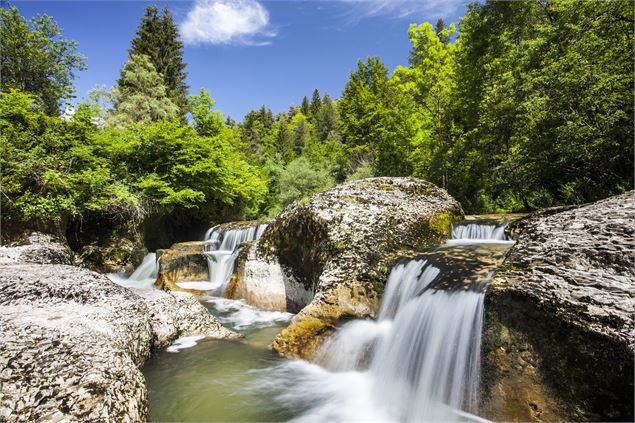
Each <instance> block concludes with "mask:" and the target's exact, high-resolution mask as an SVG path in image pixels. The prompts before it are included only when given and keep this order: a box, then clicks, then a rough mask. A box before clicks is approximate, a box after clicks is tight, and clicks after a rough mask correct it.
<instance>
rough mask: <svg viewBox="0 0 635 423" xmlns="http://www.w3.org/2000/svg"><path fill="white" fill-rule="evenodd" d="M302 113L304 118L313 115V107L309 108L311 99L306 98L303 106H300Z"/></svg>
mask: <svg viewBox="0 0 635 423" xmlns="http://www.w3.org/2000/svg"><path fill="white" fill-rule="evenodd" d="M300 113H302V114H303V115H304V116H309V114H310V113H311V106H309V99H308V98H306V96H304V98H303V99H302V105H301V106H300Z"/></svg>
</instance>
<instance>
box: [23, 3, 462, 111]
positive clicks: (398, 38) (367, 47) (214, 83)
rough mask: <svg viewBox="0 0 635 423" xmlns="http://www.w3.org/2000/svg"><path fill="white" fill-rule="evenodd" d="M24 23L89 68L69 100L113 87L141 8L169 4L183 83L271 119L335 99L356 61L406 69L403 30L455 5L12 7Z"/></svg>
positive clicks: (448, 14)
mask: <svg viewBox="0 0 635 423" xmlns="http://www.w3.org/2000/svg"><path fill="white" fill-rule="evenodd" d="M12 3H13V4H14V5H16V6H17V7H18V9H19V10H20V11H21V13H22V14H23V15H24V16H27V17H30V16H33V15H34V14H37V13H45V14H48V15H51V16H53V17H54V18H55V20H56V21H57V22H58V23H59V25H60V26H61V27H62V31H63V34H64V36H65V37H67V38H72V39H74V40H77V41H78V43H79V51H80V52H81V53H82V54H84V55H85V56H86V57H87V65H88V70H86V71H84V72H81V73H80V74H79V76H78V78H77V80H76V84H75V85H76V90H77V92H76V95H77V97H78V98H81V97H84V96H85V95H86V93H87V91H88V90H89V89H91V88H92V87H94V86H96V85H99V84H105V85H106V86H111V85H113V84H114V83H115V81H116V79H117V77H118V76H119V70H120V68H121V66H122V65H123V63H124V62H125V60H126V58H127V55H128V48H129V47H130V40H131V39H132V37H133V36H134V34H135V31H136V29H137V26H138V24H139V21H140V18H141V16H142V15H143V12H144V8H145V7H146V6H147V5H149V4H158V5H160V6H162V5H164V4H167V5H168V6H169V8H170V9H171V10H172V12H173V13H174V15H175V19H176V21H177V23H179V25H180V29H181V33H182V37H183V39H184V41H185V43H186V46H185V50H184V57H185V62H186V63H187V65H188V66H187V69H186V71H187V73H188V77H187V83H188V84H189V85H190V87H191V91H193V92H194V91H198V89H200V88H202V87H205V88H208V89H209V90H210V91H211V92H212V96H213V97H214V99H215V100H216V101H217V108H218V109H219V110H221V111H222V112H223V113H225V114H226V115H230V116H231V117H232V118H234V119H236V120H242V117H243V116H244V115H245V113H246V112H247V111H249V110H252V109H255V108H259V107H260V106H261V105H262V104H265V105H266V106H267V107H270V108H271V109H272V110H273V111H274V112H276V113H277V112H280V111H285V110H287V109H288V107H289V106H290V105H291V104H298V103H299V102H300V101H301V100H302V97H303V96H304V95H307V96H310V95H311V93H312V91H313V89H314V88H318V89H319V90H320V92H322V93H324V92H328V93H329V94H330V95H331V96H332V97H339V96H340V95H341V92H342V90H343V88H344V85H345V84H346V81H347V79H348V75H349V73H350V72H351V71H352V70H354V69H355V67H356V63H357V60H358V59H365V58H366V57H368V56H379V57H380V58H381V59H382V60H383V61H384V63H385V64H386V65H387V66H388V67H389V68H390V69H394V68H395V67H396V66H398V65H406V64H407V61H408V51H409V49H410V43H409V41H408V34H407V30H408V25H409V24H411V23H421V22H425V21H431V22H433V23H434V22H436V20H437V19H438V18H443V19H444V20H445V21H446V22H456V21H457V20H458V18H459V17H460V16H462V15H463V14H464V13H465V2H464V1H463V0H328V1H324V0H323V1H301V0H300V1H298V0H296V1H280V0H278V1H263V0H196V1H168V2H165V1H164V2H145V1H38V2H28V1H13V2H12Z"/></svg>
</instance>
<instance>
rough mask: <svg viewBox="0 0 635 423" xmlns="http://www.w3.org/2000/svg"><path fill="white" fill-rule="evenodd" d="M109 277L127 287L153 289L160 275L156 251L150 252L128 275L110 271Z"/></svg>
mask: <svg viewBox="0 0 635 423" xmlns="http://www.w3.org/2000/svg"><path fill="white" fill-rule="evenodd" d="M106 276H108V278H109V279H110V280H111V281H113V282H114V283H116V284H118V285H121V286H125V287H126V288H139V289H153V288H154V282H155V281H156V280H157V277H158V276H159V262H158V261H157V255H156V254H155V253H149V254H147V255H146V256H145V257H144V258H143V261H142V262H141V264H140V265H139V267H137V268H136V269H135V271H134V272H132V274H131V275H130V276H128V277H126V276H125V275H123V274H121V273H108V274H106Z"/></svg>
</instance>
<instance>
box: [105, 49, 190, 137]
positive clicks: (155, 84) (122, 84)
mask: <svg viewBox="0 0 635 423" xmlns="http://www.w3.org/2000/svg"><path fill="white" fill-rule="evenodd" d="M111 95H112V97H113V99H114V101H113V106H114V109H113V110H111V111H110V113H109V114H108V119H107V122H108V124H109V125H110V126H116V127H125V126H127V125H130V124H131V123H141V124H149V123H152V122H159V121H172V120H174V119H176V118H177V117H178V116H179V113H180V111H179V108H178V106H177V105H176V104H174V103H173V102H172V100H171V99H170V97H169V96H168V90H167V87H166V86H165V84H164V83H163V78H161V75H160V74H159V73H158V72H157V71H156V69H155V68H154V66H153V65H152V62H151V61H150V59H149V58H148V56H145V55H143V54H132V55H131V56H130V60H128V61H127V62H126V64H125V65H124V66H123V68H122V69H121V79H120V80H119V86H118V87H117V88H115V89H114V90H113V91H112V93H111Z"/></svg>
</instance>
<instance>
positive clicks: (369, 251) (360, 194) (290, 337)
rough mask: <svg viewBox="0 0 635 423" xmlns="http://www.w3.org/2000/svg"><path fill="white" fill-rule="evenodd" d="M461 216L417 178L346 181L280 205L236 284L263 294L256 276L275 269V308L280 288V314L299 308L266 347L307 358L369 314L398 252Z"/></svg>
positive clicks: (432, 238) (430, 240) (424, 242)
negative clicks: (342, 326)
mask: <svg viewBox="0 0 635 423" xmlns="http://www.w3.org/2000/svg"><path fill="white" fill-rule="evenodd" d="M462 216H463V212H462V210H461V207H460V205H459V204H458V203H457V202H456V201H455V200H454V199H453V198H452V197H451V196H450V195H449V194H448V193H447V192H446V191H444V190H442V189H440V188H438V187H436V186H434V185H432V184H430V183H428V182H425V181H422V180H418V179H414V178H371V179H365V180H360V181H353V182H348V183H345V184H342V185H340V186H337V187H335V188H333V189H331V190H329V191H326V192H324V193H320V194H316V195H314V196H312V197H311V198H310V199H309V200H308V201H297V202H295V203H293V204H292V205H290V206H289V207H287V208H286V209H285V210H284V211H283V212H282V213H281V214H280V215H279V216H278V218H277V219H276V220H275V221H274V222H273V223H272V224H271V225H270V226H269V227H268V228H267V230H266V231H265V232H264V234H263V236H262V238H261V239H260V240H259V241H258V243H257V245H256V247H252V248H250V249H249V252H248V253H247V254H248V255H247V258H248V260H247V261H246V263H245V264H244V265H242V269H243V272H242V274H240V272H239V277H240V278H241V279H240V280H239V282H240V284H238V286H237V287H238V288H240V289H242V290H243V291H247V292H250V293H253V292H254V291H257V290H256V289H255V287H257V286H258V287H259V291H262V290H263V289H260V286H262V284H260V283H259V281H258V280H259V279H264V277H265V276H264V275H265V274H267V273H271V274H277V273H278V272H280V274H281V275H282V279H281V278H280V277H278V278H277V280H276V282H275V283H273V282H272V284H273V287H272V290H273V291H274V293H275V300H276V301H275V304H276V307H279V306H280V305H281V304H282V298H281V295H282V292H284V295H285V301H284V302H285V303H286V309H287V311H291V312H298V311H299V313H298V314H297V315H296V317H295V318H294V319H293V321H292V322H291V325H290V326H289V327H288V328H286V329H285V330H283V331H282V332H281V333H280V334H279V335H278V337H276V339H275V341H274V343H273V348H274V349H275V350H276V351H278V352H279V353H281V354H283V355H285V356H288V357H305V358H306V357H310V356H311V355H312V353H313V351H314V349H315V348H316V347H317V346H318V345H319V344H320V342H321V340H322V339H323V337H324V336H325V335H326V334H328V333H330V332H331V331H332V330H333V329H334V328H335V327H336V326H337V325H338V324H339V322H340V321H341V320H343V319H348V318H365V317H370V316H374V315H375V313H376V312H377V310H378V306H379V299H380V296H381V293H382V291H383V286H384V284H385V282H386V278H387V275H388V271H389V266H390V264H391V263H392V262H394V260H395V254H396V252H397V251H398V250H419V249H422V248H425V247H427V246H429V245H431V244H434V243H438V242H439V241H441V240H444V239H446V238H447V237H448V236H449V232H450V224H451V222H452V221H454V220H456V219H459V218H461V217H462ZM254 248H255V249H254ZM239 267H240V266H239ZM254 275H256V276H254ZM248 295H249V294H248ZM269 299H270V298H268V299H267V300H269ZM255 305H259V304H255Z"/></svg>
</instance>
